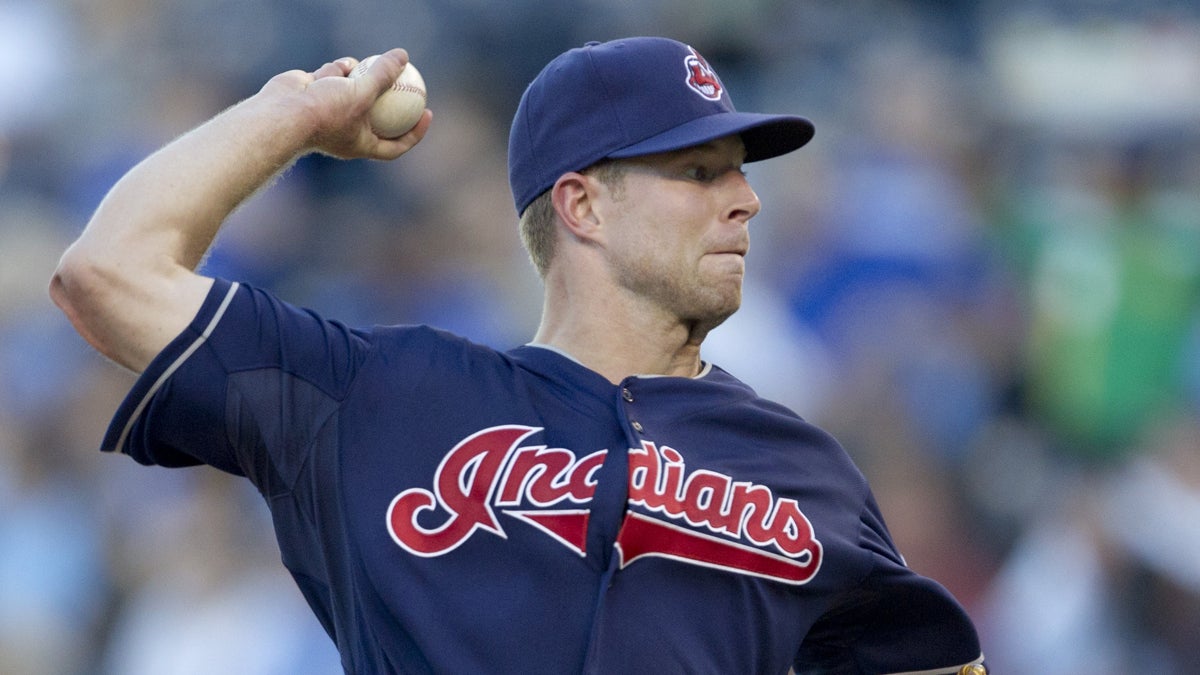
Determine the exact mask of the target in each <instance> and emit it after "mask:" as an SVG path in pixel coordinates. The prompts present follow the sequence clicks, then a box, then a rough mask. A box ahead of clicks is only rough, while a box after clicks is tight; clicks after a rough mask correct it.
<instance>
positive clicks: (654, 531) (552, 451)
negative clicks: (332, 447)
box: [387, 425, 821, 584]
mask: <svg viewBox="0 0 1200 675" xmlns="http://www.w3.org/2000/svg"><path fill="white" fill-rule="evenodd" d="M538 431H541V429H539V428H537V427H526V426H518V425H506V426H498V427H491V428H489V429H484V430H482V431H480V432H477V433H475V434H472V435H471V436H469V437H467V438H466V439H464V440H463V441H462V442H460V443H459V444H458V445H456V446H455V447H454V448H453V449H452V450H450V452H448V453H447V454H446V456H445V457H444V458H443V459H442V461H441V463H440V464H439V465H438V468H437V471H436V472H435V474H434V479H433V490H432V491H431V490H426V489H423V488H410V489H408V490H405V491H403V492H401V493H400V494H398V495H396V497H395V498H394V499H393V500H392V503H391V505H390V506H389V507H388V511H387V528H388V532H389V533H390V534H391V536H392V539H393V540H394V541H395V542H396V543H397V544H398V545H399V546H400V547H401V548H403V549H404V550H406V551H408V552H409V553H412V554H414V555H418V556H423V557H433V556H439V555H444V554H446V553H449V552H450V551H453V550H454V549H456V548H458V547H459V546H460V545H461V544H462V543H463V542H465V541H466V540H467V539H468V538H469V537H471V535H473V534H474V533H475V532H476V531H479V530H484V531H487V532H491V533H492V534H495V535H498V536H500V537H503V538H507V535H506V534H505V532H504V528H503V527H502V525H501V523H500V521H499V519H498V518H497V515H496V512H497V510H499V511H501V512H502V513H504V514H506V515H509V516H512V517H514V518H517V519H519V520H522V521H524V522H525V523H528V524H530V525H533V526H534V527H536V528H538V529H539V530H541V531H542V532H543V533H545V534H547V535H549V536H550V537H552V538H554V539H555V540H556V541H558V542H559V543H561V544H563V545H564V546H566V547H567V548H569V549H571V550H572V551H574V552H575V553H576V554H578V555H580V556H582V555H584V554H585V553H586V543H587V525H588V514H589V512H588V510H587V508H586V507H587V504H588V503H589V502H590V501H591V498H592V495H593V494H594V493H595V489H596V480H595V472H596V470H597V469H598V468H600V465H601V464H602V463H603V462H604V457H605V454H606V452H605V451H604V450H599V451H596V452H593V453H591V454H588V455H585V456H583V457H579V456H578V455H576V453H575V452H573V451H571V450H568V449H565V448H547V447H546V446H545V445H529V446H522V445H521V442H522V441H524V440H525V439H526V438H528V437H529V436H531V435H532V434H534V433H536V432H538ZM629 504H630V505H631V506H637V507H640V509H644V510H646V511H649V512H650V513H649V514H647V513H643V512H641V511H635V510H628V511H626V514H625V520H624V522H623V524H622V526H621V530H620V532H619V533H618V535H617V542H616V548H617V550H618V553H619V555H620V560H621V566H622V567H625V566H627V565H630V564H632V563H633V562H635V561H637V560H639V559H641V558H644V557H662V558H669V559H672V560H678V561H681V562H685V563H690V564H694V565H702V566H705V567H713V568H717V569H723V570H727V571H730V572H737V573H740V574H749V575H753V576H758V577H764V578H767V579H773V580H776V581H782V582H785V583H789V584H804V583H807V582H808V581H810V580H812V578H813V576H815V575H816V573H817V570H818V569H819V568H820V566H821V543H820V542H819V541H818V540H817V539H816V537H815V536H814V533H813V527H812V524H811V523H810V522H809V521H808V518H807V517H805V515H804V514H803V513H802V512H801V511H800V506H799V504H797V502H796V501H795V500H794V499H787V498H781V497H776V496H775V495H774V494H773V493H772V492H771V490H770V489H769V488H767V487H765V486H762V485H757V484H754V483H750V482H746V481H735V480H733V478H731V477H729V476H726V475H723V474H720V473H716V472H713V471H706V470H696V471H692V472H688V471H687V469H686V465H685V462H684V459H683V455H682V454H681V453H679V452H678V451H677V450H675V449H673V448H670V447H667V446H662V447H659V446H657V445H655V444H654V443H651V442H649V441H646V442H643V443H642V447H640V448H632V449H630V451H629ZM521 505H527V508H523V509H521V508H517V507H520V506H521ZM528 506H532V507H533V508H528ZM746 542H749V543H746Z"/></svg>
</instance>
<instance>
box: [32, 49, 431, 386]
mask: <svg viewBox="0 0 1200 675" xmlns="http://www.w3.org/2000/svg"><path fill="white" fill-rule="evenodd" d="M407 61H408V55H407V53H406V52H405V51H404V50H401V49H396V50H392V51H390V52H387V53H386V54H384V55H383V57H382V58H380V59H378V60H377V61H376V62H375V63H374V64H372V66H371V68H370V70H369V71H368V72H367V74H366V75H364V76H363V77H361V78H347V77H345V75H346V74H347V73H349V72H350V70H351V69H352V68H353V67H354V66H355V65H356V61H355V60H354V59H350V58H346V59H339V60H338V61H334V62H332V63H327V64H325V65H324V66H322V67H321V68H319V69H318V70H316V71H315V72H311V73H309V72H304V71H300V70H292V71H288V72H285V73H281V74H279V75H276V76H275V77H273V78H271V80H270V81H268V82H267V83H266V85H264V86H263V88H262V89H261V90H260V91H259V92H258V93H257V94H255V95H254V96H252V97H250V98H248V99H246V100H244V101H242V102H241V103H239V104H237V105H235V106H233V107H232V108H229V109H228V110H226V111H224V112H222V113H221V114H219V115H217V116H216V117H214V118H213V119H211V120H209V121H208V122H206V123H204V124H203V125H201V126H200V127H198V128H196V129H194V130H192V131H190V132H188V133H187V134H185V135H183V136H181V137H179V138H178V139H176V140H175V141H173V142H171V143H170V144H168V145H167V146H165V147H163V148H162V149H161V150H159V151H158V152H156V153H154V154H153V155H151V156H149V157H148V158H146V159H145V160H143V161H142V162H141V163H140V164H138V165H137V166H136V167H134V168H133V169H132V170H130V171H129V173H127V174H126V175H125V176H124V177H123V178H121V180H120V181H118V182H117V184H116V185H115V186H114V187H113V188H112V190H111V191H110V192H109V193H108V195H107V196H106V197H105V198H104V200H103V201H102V202H101V204H100V207H99V208H98V209H97V210H96V213H95V214H94V215H93V216H92V219H91V221H90V222H89V223H88V225H87V227H86V228H85V229H84V231H83V233H82V234H81V235H80V237H79V239H78V240H76V241H75V242H74V243H73V244H72V245H71V247H70V248H68V249H67V251H66V253H64V254H63V257H62V259H61V261H60V262H59V265H58V269H57V270H56V271H55V273H54V277H53V279H52V280H51V282H50V295H51V297H52V298H53V299H54V302H55V303H56V304H57V305H58V306H59V307H60V308H62V310H63V312H64V313H66V315H67V317H69V318H70V320H71V323H72V324H74V326H75V329H76V330H78V331H79V334H80V335H82V336H83V337H84V338H85V339H86V340H87V341H88V342H89V343H90V344H91V345H92V346H93V347H95V348H96V349H97V350H98V351H100V352H101V353H102V354H104V355H105V356H107V357H109V358H110V359H112V360H114V361H116V362H117V363H120V364H121V365H123V366H125V367H127V368H130V369H132V370H134V371H136V372H141V371H142V370H143V369H145V367H146V366H147V365H148V364H149V363H150V361H151V360H152V359H153V358H154V356H155V355H156V354H158V352H159V351H161V350H162V348H163V347H165V346H166V345H167V344H168V343H169V342H170V341H171V340H172V339H174V337H175V336H176V335H178V334H179V333H180V332H181V331H182V330H183V329H184V328H185V327H186V326H187V324H188V322H190V321H191V320H192V317H193V316H195V314H196V312H197V311H198V310H199V308H200V305H201V303H202V302H203V301H204V296H205V294H206V293H207V292H208V289H209V287H210V286H211V284H212V280H211V279H208V278H205V277H202V276H200V275H198V274H196V272H195V269H196V267H197V266H198V265H199V264H200V261H201V259H202V257H203V256H204V254H205V252H206V251H207V250H208V248H209V247H210V246H211V245H212V242H213V239H214V238H215V237H216V235H217V232H218V231H219V230H220V228H221V225H222V223H224V221H225V220H226V218H227V217H228V216H229V214H230V213H232V212H233V210H234V209H235V208H237V206H238V205H239V204H241V203H242V202H243V201H245V200H246V199H247V198H248V197H250V196H251V195H252V194H254V192H255V191H257V190H258V189H260V188H261V187H263V186H264V185H266V184H267V183H268V182H269V181H270V180H271V179H272V177H274V176H275V175H277V174H278V173H279V172H280V171H282V170H283V169H285V168H286V167H288V166H289V165H291V163H292V162H294V161H295V160H296V159H297V158H299V157H301V156H303V155H305V154H308V153H311V152H321V153H325V154H329V155H332V156H335V157H341V158H344V159H353V158H370V159H381V160H389V159H395V158H397V157H399V156H400V155H402V154H404V153H405V152H407V151H408V150H409V149H410V148H412V147H413V146H414V145H416V144H417V143H418V142H419V141H420V140H421V138H423V137H424V135H425V132H426V131H427V130H428V128H429V124H430V119H431V114H430V113H429V112H428V111H426V112H425V114H424V116H423V117H422V118H421V121H420V123H418V124H417V126H416V127H415V128H414V129H413V130H412V131H410V132H408V133H407V134H405V135H404V136H401V137H399V138H396V139H391V140H389V139H383V138H379V137H378V136H376V135H375V134H374V133H373V132H372V131H371V127H370V122H369V120H368V111H369V110H370V107H371V104H372V103H373V102H374V101H375V99H376V98H377V96H378V95H379V94H380V93H381V92H383V91H384V90H386V89H387V88H388V87H389V86H390V85H391V83H392V82H393V81H394V80H395V78H396V77H397V76H399V74H400V72H401V70H402V69H403V67H404V65H405V64H406V63H407Z"/></svg>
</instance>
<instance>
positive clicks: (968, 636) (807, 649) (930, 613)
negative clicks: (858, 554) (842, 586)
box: [795, 497, 983, 675]
mask: <svg viewBox="0 0 1200 675" xmlns="http://www.w3.org/2000/svg"><path fill="white" fill-rule="evenodd" d="M859 546H860V548H862V549H864V550H866V551H868V552H869V553H870V555H871V558H872V560H873V564H872V567H871V570H870V572H869V573H868V574H867V575H866V576H865V577H864V578H863V580H862V581H861V582H860V583H859V584H858V585H857V586H855V587H854V588H852V589H849V590H848V591H847V592H845V593H844V594H843V595H842V596H841V597H840V598H839V599H838V601H837V602H836V603H835V604H834V605H833V607H832V608H831V609H830V610H829V611H828V612H826V613H825V614H824V615H823V616H822V617H821V618H820V619H819V620H818V621H817V623H816V624H815V625H814V626H813V627H812V629H811V630H810V631H809V633H808V635H807V636H806V638H805V641H804V644H803V646H802V647H801V650H800V653H799V655H798V657H797V660H796V664H795V671H796V672H797V673H809V672H820V673H846V674H851V673H856V674H858V673H861V674H864V675H865V674H867V673H918V672H919V673H923V674H925V675H943V674H944V675H954V674H956V673H958V672H960V669H961V668H963V667H964V666H967V665H972V664H976V665H980V664H982V663H983V654H982V649H981V647H980V643H979V638H978V635H977V633H976V630H975V627H974V623H973V622H972V620H971V618H970V617H969V616H968V615H967V613H966V611H965V610H964V609H963V607H962V606H961V605H960V604H959V603H958V601H957V600H956V599H955V598H954V596H953V595H951V594H950V592H949V591H947V590H946V589H945V588H943V587H942V586H941V585H940V584H938V583H937V582H936V581H934V580H932V579H929V578H928V577H924V576H921V575H920V574H917V573H916V572H914V571H912V570H911V569H909V568H908V567H907V566H906V565H905V564H904V560H903V558H902V557H901V556H900V554H899V553H898V552H897V551H896V548H895V546H894V544H893V543H892V540H891V535H890V534H889V533H888V530H887V527H886V525H885V524H884V521H883V518H882V516H881V515H880V512H879V509H878V506H877V505H876V503H875V501H874V498H873V497H871V498H869V499H868V501H867V503H866V505H865V507H864V510H863V513H862V515H861V529H860V538H859Z"/></svg>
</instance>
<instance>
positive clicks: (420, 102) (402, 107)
mask: <svg viewBox="0 0 1200 675" xmlns="http://www.w3.org/2000/svg"><path fill="white" fill-rule="evenodd" d="M377 58H379V55H378V54H376V55H374V56H368V57H367V58H365V59H363V60H362V61H360V62H359V64H358V65H357V66H355V67H354V70H352V71H350V75H349V77H361V76H362V75H363V74H364V73H366V72H367V69H368V68H370V67H371V64H372V63H374V62H375V59H377ZM424 111H425V80H424V78H422V77H421V72H420V71H419V70H417V67H416V66H414V65H413V64H412V63H409V64H408V65H407V66H405V68H404V72H402V73H400V77H398V78H396V81H395V82H393V83H392V88H391V89H388V90H387V91H385V92H383V94H381V95H380V96H379V98H378V99H376V101H375V105H373V106H372V107H371V128H372V129H374V130H375V133H376V134H379V136H380V137H382V138H398V137H400V136H403V135H404V134H406V133H408V130H409V129H412V128H413V127H414V126H416V124H417V122H419V121H420V120H421V113H422V112H424Z"/></svg>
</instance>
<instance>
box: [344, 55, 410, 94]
mask: <svg viewBox="0 0 1200 675" xmlns="http://www.w3.org/2000/svg"><path fill="white" fill-rule="evenodd" d="M407 65H408V52H407V51H405V50H403V49H390V50H388V51H386V52H384V53H382V54H379V55H377V56H370V57H367V58H366V59H363V61H362V62H361V63H359V64H358V66H357V67H356V68H355V69H354V70H353V71H351V73H350V76H351V77H359V78H362V80H363V84H365V85H366V86H367V88H368V89H370V90H372V91H374V92H375V95H376V97H378V96H379V95H380V94H383V92H385V91H387V90H388V89H389V88H390V87H391V86H392V84H394V83H395V82H396V78H398V77H400V73H402V72H404V68H405V67H406V66H407Z"/></svg>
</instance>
